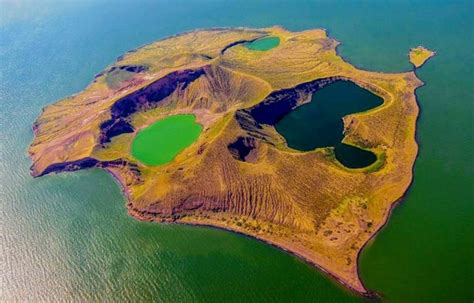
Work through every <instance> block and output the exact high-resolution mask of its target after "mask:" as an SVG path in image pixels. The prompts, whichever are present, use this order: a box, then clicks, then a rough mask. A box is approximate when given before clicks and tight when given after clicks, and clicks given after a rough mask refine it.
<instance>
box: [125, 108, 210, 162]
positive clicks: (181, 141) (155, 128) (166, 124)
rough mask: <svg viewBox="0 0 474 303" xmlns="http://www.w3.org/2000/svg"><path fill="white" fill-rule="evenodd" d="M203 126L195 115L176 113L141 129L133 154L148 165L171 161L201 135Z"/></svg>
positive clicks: (133, 144)
mask: <svg viewBox="0 0 474 303" xmlns="http://www.w3.org/2000/svg"><path fill="white" fill-rule="evenodd" d="M201 131H202V126H201V125H200V124H198V123H196V117H195V116H194V115H188V114H186V115H174V116H170V117H167V118H164V119H161V120H158V121H156V122H155V123H153V124H152V125H150V126H148V127H147V128H145V129H143V130H141V131H140V132H139V133H138V134H137V136H136V137H135V139H134V140H133V143H132V155H133V157H135V158H136V159H137V160H139V161H140V162H142V163H144V164H146V165H161V164H165V163H168V162H170V161H171V160H173V159H174V157H176V155H177V154H179V153H180V152H181V151H183V150H184V149H185V148H186V147H188V146H189V145H191V144H192V143H193V142H195V141H196V139H197V138H198V137H199V134H200V133H201Z"/></svg>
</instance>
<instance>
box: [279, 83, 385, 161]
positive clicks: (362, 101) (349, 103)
mask: <svg viewBox="0 0 474 303" xmlns="http://www.w3.org/2000/svg"><path fill="white" fill-rule="evenodd" d="M382 104H383V99H382V98H381V97H379V96H377V95H375V94H373V93H371V92H370V91H368V90H366V89H364V88H361V87H359V86H357V85H356V84H354V83H353V82H349V81H337V82H334V83H331V84H329V85H327V86H325V87H323V88H322V89H320V90H318V91H316V92H315V93H313V95H312V96H311V102H309V103H307V104H303V105H301V106H299V107H297V108H296V109H294V110H293V111H291V112H290V113H288V114H287V115H286V116H285V117H283V119H281V120H280V121H278V123H277V124H276V125H275V128H276V130H277V131H278V132H279V133H280V134H281V135H283V137H285V139H286V142H287V144H288V146H289V147H291V148H294V149H297V150H301V151H309V150H313V149H315V148H318V147H334V148H335V155H336V158H337V159H338V160H339V161H340V162H341V163H342V164H344V165H345V166H347V167H350V168H361V167H365V166H368V165H370V164H372V163H373V162H375V160H377V157H376V156H375V154H373V153H372V152H370V151H366V150H363V149H361V148H357V147H355V146H350V145H347V144H343V143H341V141H342V139H343V138H344V133H343V130H344V122H343V120H342V118H343V117H344V116H346V115H349V114H355V113H360V112H364V111H368V110H370V109H373V108H375V107H377V106H379V105H382Z"/></svg>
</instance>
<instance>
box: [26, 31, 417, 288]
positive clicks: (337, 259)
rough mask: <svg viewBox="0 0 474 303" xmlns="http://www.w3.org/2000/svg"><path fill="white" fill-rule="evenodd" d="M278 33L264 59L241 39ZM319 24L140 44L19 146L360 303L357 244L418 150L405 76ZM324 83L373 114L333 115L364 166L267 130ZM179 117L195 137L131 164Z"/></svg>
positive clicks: (409, 79)
mask: <svg viewBox="0 0 474 303" xmlns="http://www.w3.org/2000/svg"><path fill="white" fill-rule="evenodd" d="M265 36H276V37H278V38H280V45H279V46H277V47H275V48H272V49H271V50H268V51H253V50H250V49H248V48H246V46H245V42H247V41H253V40H255V39H258V38H261V37H265ZM337 45H338V42H337V41H335V40H334V39H331V38H329V37H327V35H326V32H325V31H324V30H319V29H318V30H310V31H304V32H298V33H293V32H289V31H286V30H284V29H282V28H279V27H273V28H266V29H258V30H254V29H215V30H205V31H196V32H191V33H185V34H183V35H179V36H176V37H171V38H168V39H165V40H162V41H158V42H156V43H153V44H151V45H148V46H144V47H142V48H140V49H137V50H135V51H134V52H131V53H128V54H126V55H125V56H124V57H122V58H120V60H119V61H117V62H116V63H115V64H114V65H113V66H111V67H109V68H108V69H106V70H105V71H104V72H103V73H101V74H99V75H97V76H96V78H95V79H94V82H93V83H92V84H91V85H90V86H89V87H87V88H86V89H85V90H84V91H83V92H81V93H79V94H77V95H75V96H73V97H70V98H67V99H65V100H61V101H59V102H58V103H56V104H53V105H50V106H48V107H47V108H45V109H44V111H43V113H42V114H41V116H40V117H39V118H38V120H37V121H36V122H35V125H34V130H35V139H34V141H33V143H32V145H31V147H30V150H29V152H30V156H31V158H32V160H33V166H32V174H33V175H35V176H40V175H43V174H47V173H51V172H61V171H71V170H77V169H83V168H90V167H100V168H104V169H106V170H107V171H108V172H110V173H111V174H112V175H113V176H115V178H117V180H118V181H119V182H120V184H121V185H122V187H123V190H124V193H125V194H126V195H127V198H128V205H127V207H128V210H129V213H130V214H131V215H133V216H135V217H136V218H139V219H143V220H153V221H164V222H177V223H188V224H205V225H212V226H217V227H221V228H226V229H230V230H234V231H238V232H241V233H245V234H248V235H251V236H254V237H257V238H259V239H262V240H264V241H267V242H269V243H272V244H274V245H277V246H279V247H282V248H284V249H286V250H288V251H291V252H293V253H295V254H297V255H299V256H301V257H302V258H304V259H306V260H308V261H309V262H311V263H313V264H315V265H316V266H318V267H319V268H321V269H323V270H324V271H326V272H328V273H330V274H331V275H332V276H333V277H335V278H336V279H337V280H338V281H340V282H341V283H343V284H345V285H346V286H348V287H350V288H351V289H353V290H355V291H357V292H359V293H362V294H366V295H368V294H369V293H368V292H367V290H366V289H365V288H364V286H363V284H362V283H361V281H360V279H359V277H358V274H357V258H358V254H359V252H360V250H361V249H362V247H363V246H364V245H365V244H366V243H367V241H368V240H369V239H370V238H371V237H372V236H373V235H374V234H375V233H376V232H377V231H378V230H379V229H380V228H381V226H382V225H383V224H384V223H385V221H386V220H387V217H388V215H389V213H390V209H391V207H392V206H393V205H394V203H395V202H396V201H397V200H399V199H400V198H401V197H402V196H403V194H404V193H405V191H406V190H407V188H408V186H409V185H410V182H411V180H412V167H413V163H414V161H415V157H416V154H417V144H416V141H415V126H416V118H417V115H418V107H417V104H416V98H415V93H414V92H415V89H416V88H417V87H419V86H420V85H421V84H422V82H421V81H420V80H419V79H418V78H417V77H416V75H415V74H414V73H413V72H406V73H394V74H388V73H377V72H369V71H363V70H359V69H357V68H355V67H354V66H352V65H350V64H349V63H347V62H345V61H343V60H342V58H340V57H339V56H338V55H337V53H336V46H337ZM334 81H352V82H354V83H355V84H357V85H359V86H360V87H363V88H365V89H368V90H370V91H371V92H373V93H374V94H377V95H378V96H380V97H382V98H383V99H384V103H383V105H382V106H380V107H377V108H375V109H372V110H369V111H367V112H363V113H358V114H354V115H348V116H346V117H344V126H345V130H344V134H345V137H344V142H346V143H351V144H353V145H356V146H360V147H363V148H366V149H369V150H371V151H372V152H373V153H375V154H376V155H377V161H376V162H375V163H374V164H372V165H370V166H369V167H366V168H363V169H349V168H346V167H344V166H343V165H342V164H340V163H339V162H338V161H337V160H336V159H335V157H334V150H333V149H332V148H318V149H315V150H313V151H309V152H299V151H296V150H293V149H290V148H288V146H287V145H286V142H285V140H284V138H283V137H282V136H281V135H280V134H278V132H277V131H276V130H275V128H274V124H275V123H276V122H277V121H278V120H279V119H281V117H283V116H284V115H285V114H287V113H289V112H290V111H291V110H293V109H294V108H295V107H297V106H299V105H301V104H303V103H305V102H308V101H309V100H311V95H312V94H313V93H314V92H315V91H317V90H319V89H321V88H322V87H324V86H325V85H327V84H329V83H332V82H334ZM179 113H191V114H194V115H195V116H196V119H197V122H198V123H200V124H201V125H202V126H203V132H202V134H201V135H200V137H199V138H198V139H197V141H196V142H195V143H194V144H192V145H191V146H189V147H188V148H186V149H185V150H184V151H183V152H181V153H180V154H178V155H177V156H176V158H175V159H174V160H173V161H171V162H169V163H167V164H164V165H160V166H146V165H144V164H142V163H140V162H139V161H137V160H136V159H134V158H133V157H132V156H131V153H130V145H131V142H132V141H133V139H134V137H135V135H136V134H137V132H138V131H139V130H140V129H142V128H144V127H147V126H149V125H150V124H152V123H153V122H155V121H156V120H158V119H160V118H163V117H166V116H169V115H174V114H179Z"/></svg>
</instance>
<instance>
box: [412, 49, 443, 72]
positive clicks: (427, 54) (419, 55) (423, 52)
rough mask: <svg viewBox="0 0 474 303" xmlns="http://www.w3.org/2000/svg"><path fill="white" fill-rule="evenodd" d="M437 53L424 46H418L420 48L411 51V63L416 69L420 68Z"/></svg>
mask: <svg viewBox="0 0 474 303" xmlns="http://www.w3.org/2000/svg"><path fill="white" fill-rule="evenodd" d="M435 54H436V53H435V52H433V51H431V50H429V49H427V48H425V47H423V46H418V47H415V48H412V49H410V54H409V57H410V62H411V63H412V64H413V65H414V66H415V67H416V68H418V67H420V66H422V65H423V64H425V62H426V61H427V60H428V59H429V58H431V57H433V56H434V55H435Z"/></svg>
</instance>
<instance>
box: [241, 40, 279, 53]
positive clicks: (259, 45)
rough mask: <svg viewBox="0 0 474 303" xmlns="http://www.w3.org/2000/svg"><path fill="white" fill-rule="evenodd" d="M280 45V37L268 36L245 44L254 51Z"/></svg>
mask: <svg viewBox="0 0 474 303" xmlns="http://www.w3.org/2000/svg"><path fill="white" fill-rule="evenodd" d="M278 45H280V38H278V37H267V38H262V39H258V40H255V41H252V42H250V43H247V44H246V45H245V46H246V47H247V48H248V49H250V50H254V51H267V50H270V49H272V48H275V47H277V46H278Z"/></svg>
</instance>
